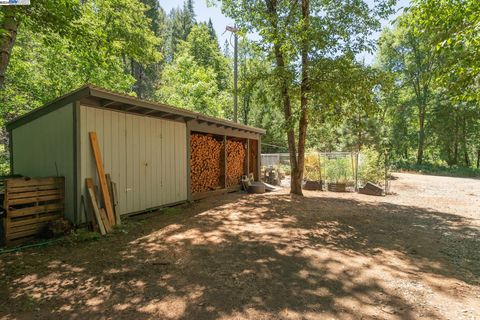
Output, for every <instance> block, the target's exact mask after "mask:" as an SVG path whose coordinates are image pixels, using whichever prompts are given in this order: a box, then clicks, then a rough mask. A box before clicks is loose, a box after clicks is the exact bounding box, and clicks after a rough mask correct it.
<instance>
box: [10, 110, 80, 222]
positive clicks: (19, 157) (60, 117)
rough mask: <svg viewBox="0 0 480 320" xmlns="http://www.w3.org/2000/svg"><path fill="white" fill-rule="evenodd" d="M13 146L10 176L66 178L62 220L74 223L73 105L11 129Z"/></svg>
mask: <svg viewBox="0 0 480 320" xmlns="http://www.w3.org/2000/svg"><path fill="white" fill-rule="evenodd" d="M12 142H13V150H12V151H13V159H14V161H13V173H15V174H21V175H24V176H30V177H49V176H57V175H59V176H65V216H66V217H67V218H68V219H69V220H71V221H72V222H75V221H74V220H75V178H74V177H75V168H74V163H75V162H74V127H73V105H72V104H68V105H65V106H64V107H62V108H59V109H58V110H56V111H55V112H51V113H48V114H45V115H44V116H42V117H39V118H37V119H35V120H32V121H30V122H28V123H26V124H24V125H22V126H19V127H17V128H15V129H13V130H12Z"/></svg>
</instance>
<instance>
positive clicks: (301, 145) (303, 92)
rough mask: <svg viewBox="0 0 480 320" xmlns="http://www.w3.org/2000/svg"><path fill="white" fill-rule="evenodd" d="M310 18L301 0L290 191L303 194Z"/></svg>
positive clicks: (306, 1) (305, 2)
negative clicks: (297, 107)
mask: <svg viewBox="0 0 480 320" xmlns="http://www.w3.org/2000/svg"><path fill="white" fill-rule="evenodd" d="M309 18H310V0H302V19H303V30H302V32H303V33H304V36H303V40H302V49H301V51H302V52H301V56H302V58H301V63H302V82H301V84H300V120H299V126H298V159H297V161H298V163H297V170H296V172H295V174H292V185H291V190H290V192H291V193H294V194H298V195H303V193H302V181H303V172H304V165H305V142H306V139H307V127H308V99H309V93H310V83H309V82H310V80H309V76H308V72H309V70H308V68H309V59H308V51H309V37H308V36H307V32H308V28H309Z"/></svg>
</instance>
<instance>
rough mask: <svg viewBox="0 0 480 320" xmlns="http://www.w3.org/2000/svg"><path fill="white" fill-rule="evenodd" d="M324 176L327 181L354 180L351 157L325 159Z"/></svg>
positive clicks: (344, 181) (342, 181)
mask: <svg viewBox="0 0 480 320" xmlns="http://www.w3.org/2000/svg"><path fill="white" fill-rule="evenodd" d="M324 167H325V178H326V180H327V181H328V182H334V183H347V182H351V181H354V176H353V168H352V159H351V158H350V157H345V158H336V159H326V160H325V161H324Z"/></svg>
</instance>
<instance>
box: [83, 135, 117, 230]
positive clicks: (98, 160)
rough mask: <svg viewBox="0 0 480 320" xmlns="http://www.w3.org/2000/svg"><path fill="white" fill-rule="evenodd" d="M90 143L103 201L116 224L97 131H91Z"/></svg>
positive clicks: (112, 221) (108, 215) (113, 223)
mask: <svg viewBox="0 0 480 320" xmlns="http://www.w3.org/2000/svg"><path fill="white" fill-rule="evenodd" d="M88 134H89V136H90V144H91V146H92V153H93V157H94V158H95V165H96V167H97V173H98V180H99V181H100V191H101V192H102V198H103V203H104V206H105V211H106V213H107V217H108V221H109V222H110V225H112V226H113V225H115V216H114V214H113V208H112V200H111V197H110V192H109V188H108V184H107V179H106V177H105V172H104V171H103V163H102V155H101V153H100V146H99V145H98V139H97V133H96V132H89V133H88Z"/></svg>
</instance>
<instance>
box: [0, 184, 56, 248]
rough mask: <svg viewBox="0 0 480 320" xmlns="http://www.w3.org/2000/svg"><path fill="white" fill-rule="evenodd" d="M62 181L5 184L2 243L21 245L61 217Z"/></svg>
mask: <svg viewBox="0 0 480 320" xmlns="http://www.w3.org/2000/svg"><path fill="white" fill-rule="evenodd" d="M64 199H65V180H64V178H63V177H54V178H38V179H29V178H14V179H7V180H5V198H4V208H5V220H4V230H5V240H6V242H7V244H9V243H13V242H14V243H22V242H24V241H27V240H29V239H31V238H33V237H35V236H37V235H38V234H39V233H40V232H41V231H42V229H43V228H44V227H45V225H46V224H47V223H49V222H50V221H53V220H56V219H59V218H62V217H63V212H64V207H65V205H64V202H65V200H64Z"/></svg>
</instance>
